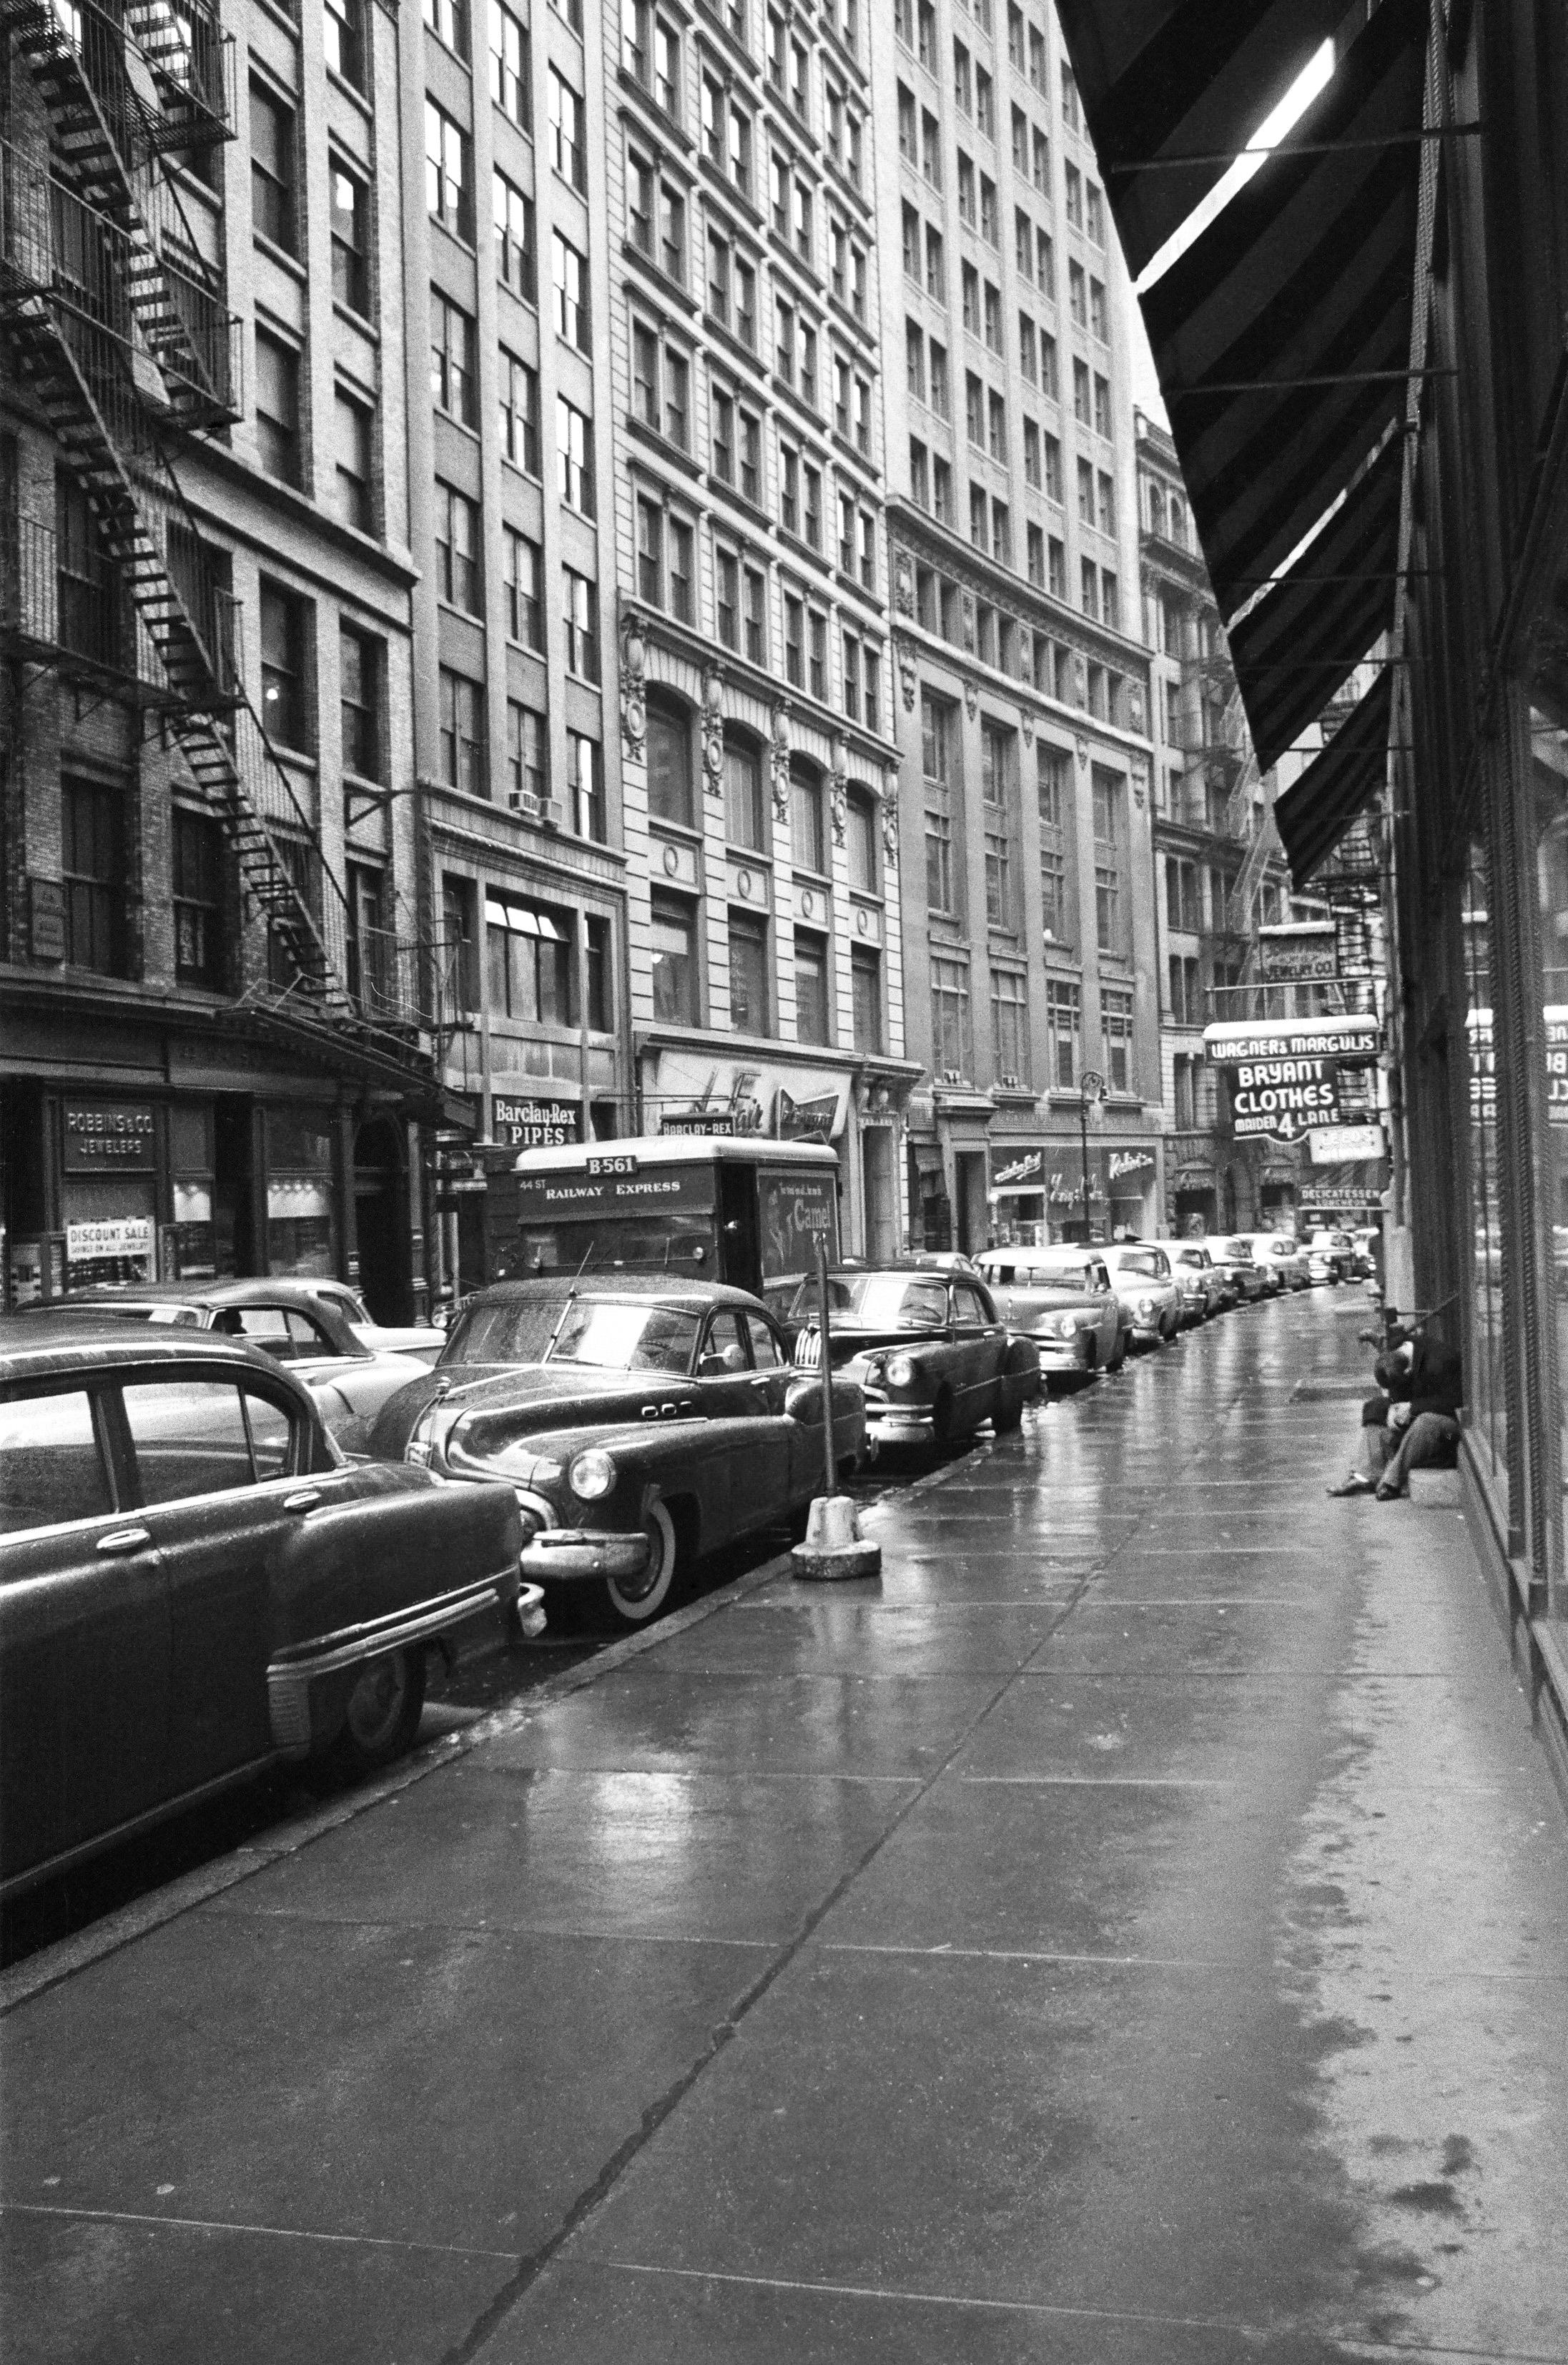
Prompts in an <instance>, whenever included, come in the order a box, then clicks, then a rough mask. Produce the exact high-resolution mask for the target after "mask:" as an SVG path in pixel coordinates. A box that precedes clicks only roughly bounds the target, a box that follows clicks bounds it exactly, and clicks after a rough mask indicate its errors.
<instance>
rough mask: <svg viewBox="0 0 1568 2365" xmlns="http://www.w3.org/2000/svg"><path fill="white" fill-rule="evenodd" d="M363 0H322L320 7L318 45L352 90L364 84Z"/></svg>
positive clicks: (336, 72) (332, 68) (362, 88)
mask: <svg viewBox="0 0 1568 2365" xmlns="http://www.w3.org/2000/svg"><path fill="white" fill-rule="evenodd" d="M364 5H365V0H325V5H324V6H323V7H322V10H321V46H322V48H323V50H325V52H326V58H327V64H328V66H329V67H330V70H331V72H332V73H335V74H341V75H342V78H343V80H344V82H346V83H352V84H353V87H354V89H355V90H358V91H363V90H364V85H365V55H364Z"/></svg>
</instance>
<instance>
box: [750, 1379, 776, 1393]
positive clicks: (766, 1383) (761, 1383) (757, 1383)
mask: <svg viewBox="0 0 1568 2365" xmlns="http://www.w3.org/2000/svg"><path fill="white" fill-rule="evenodd" d="M772 1385H773V1383H772V1381H771V1380H753V1382H752V1386H753V1387H754V1388H758V1389H761V1390H762V1392H763V1393H764V1394H766V1393H767V1390H768V1389H769V1388H770V1387H771V1386H772Z"/></svg>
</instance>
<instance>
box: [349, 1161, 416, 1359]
mask: <svg viewBox="0 0 1568 2365" xmlns="http://www.w3.org/2000/svg"><path fill="white" fill-rule="evenodd" d="M353 1204H354V1229H355V1231H356V1233H357V1234H358V1239H359V1288H360V1295H362V1296H363V1297H364V1302H365V1304H366V1306H368V1307H369V1308H370V1312H371V1315H372V1317H373V1318H374V1319H375V1321H377V1322H407V1321H408V1320H409V1283H410V1273H409V1172H408V1166H407V1164H406V1162H405V1159H404V1153H403V1138H402V1134H401V1131H400V1129H399V1127H398V1124H397V1122H396V1120H395V1119H394V1118H392V1117H389V1116H375V1117H368V1118H367V1119H366V1120H365V1122H364V1124H363V1125H362V1126H360V1128H359V1130H358V1132H357V1133H356V1134H355V1135H354V1144H353Z"/></svg>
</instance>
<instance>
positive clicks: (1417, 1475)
mask: <svg viewBox="0 0 1568 2365" xmlns="http://www.w3.org/2000/svg"><path fill="white" fill-rule="evenodd" d="M1409 1489H1410V1500H1411V1501H1412V1502H1413V1503H1425V1504H1427V1505H1428V1507H1435V1508H1438V1509H1440V1510H1445V1511H1458V1510H1462V1508H1463V1507H1464V1496H1462V1494H1461V1492H1460V1485H1459V1472H1458V1471H1457V1470H1412V1472H1411V1473H1410V1480H1409Z"/></svg>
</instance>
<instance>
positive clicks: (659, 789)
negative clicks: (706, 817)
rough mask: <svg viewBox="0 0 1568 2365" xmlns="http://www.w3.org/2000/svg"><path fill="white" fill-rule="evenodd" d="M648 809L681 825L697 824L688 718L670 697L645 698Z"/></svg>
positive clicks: (687, 714)
mask: <svg viewBox="0 0 1568 2365" xmlns="http://www.w3.org/2000/svg"><path fill="white" fill-rule="evenodd" d="M647 729H648V740H647V747H648V811H649V813H650V814H651V815H652V816H653V818H654V820H655V821H665V822H673V823H675V824H676V826H677V827H678V828H680V829H694V828H695V827H696V825H697V804H696V797H695V793H694V783H693V779H692V768H691V718H690V716H689V713H688V712H687V711H686V709H685V707H683V706H677V705H676V704H674V702H673V701H671V702H667V703H666V701H664V700H663V699H655V698H650V699H649V701H648V724H647Z"/></svg>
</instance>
